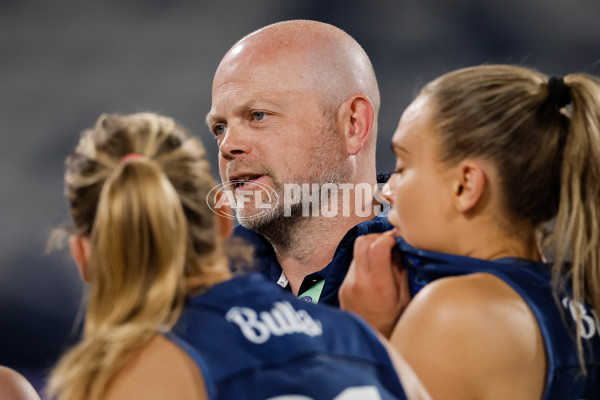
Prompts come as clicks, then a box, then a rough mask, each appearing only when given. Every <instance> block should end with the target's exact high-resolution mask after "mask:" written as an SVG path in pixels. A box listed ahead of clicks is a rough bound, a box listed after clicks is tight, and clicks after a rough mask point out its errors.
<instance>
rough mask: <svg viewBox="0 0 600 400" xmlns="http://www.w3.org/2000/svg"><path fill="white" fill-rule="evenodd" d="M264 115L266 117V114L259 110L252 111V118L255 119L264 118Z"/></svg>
mask: <svg viewBox="0 0 600 400" xmlns="http://www.w3.org/2000/svg"><path fill="white" fill-rule="evenodd" d="M265 117H266V114H265V113H264V112H261V111H254V112H253V113H252V119H253V120H255V121H260V120H262V119H264V118H265Z"/></svg>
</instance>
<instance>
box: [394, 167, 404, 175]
mask: <svg viewBox="0 0 600 400" xmlns="http://www.w3.org/2000/svg"><path fill="white" fill-rule="evenodd" d="M402 171H404V168H403V167H398V168H396V169H395V170H394V172H392V174H401V173H402Z"/></svg>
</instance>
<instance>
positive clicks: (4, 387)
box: [0, 366, 40, 400]
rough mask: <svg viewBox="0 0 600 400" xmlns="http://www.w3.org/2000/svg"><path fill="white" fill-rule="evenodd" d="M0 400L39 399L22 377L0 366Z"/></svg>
mask: <svg viewBox="0 0 600 400" xmlns="http://www.w3.org/2000/svg"><path fill="white" fill-rule="evenodd" d="M0 400H40V397H39V396H38V394H37V392H36V391H35V389H34V388H33V386H31V384H30V383H29V382H28V381H27V379H25V377H24V376H23V375H21V374H19V373H18V372H16V371H15V370H13V369H10V368H7V367H3V366H0Z"/></svg>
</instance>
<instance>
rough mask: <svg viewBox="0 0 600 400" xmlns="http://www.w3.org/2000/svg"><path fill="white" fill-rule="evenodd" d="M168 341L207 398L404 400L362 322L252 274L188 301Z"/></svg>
mask: <svg viewBox="0 0 600 400" xmlns="http://www.w3.org/2000/svg"><path fill="white" fill-rule="evenodd" d="M167 337H168V338H170V339H171V340H173V341H174V342H175V343H176V344H178V345H179V346H180V347H181V348H183V349H184V350H185V351H186V352H187V353H188V354H189V355H190V357H192V359H194V361H195V362H196V363H197V365H198V367H199V368H200V370H201V372H202V374H203V376H204V379H205V381H206V388H207V391H208V394H209V398H211V399H232V400H233V399H235V400H238V399H261V400H263V399H273V400H274V399H278V400H283V399H287V398H289V399H296V400H310V399H315V400H317V399H318V400H321V399H322V400H332V399H336V400H353V399H364V400H370V399H405V398H406V397H405V395H404V391H403V389H402V386H401V385H400V381H399V379H398V377H397V375H396V372H395V370H394V367H393V365H392V363H391V360H390V358H389V356H388V354H387V351H386V349H385V348H384V347H383V345H382V344H381V343H380V342H379V340H378V339H377V338H376V336H375V335H374V333H373V332H372V331H371V330H370V328H368V327H367V326H366V323H364V322H362V321H361V320H359V319H358V318H356V317H354V316H352V315H350V314H348V313H344V312H342V311H339V310H336V309H333V308H330V307H324V306H319V305H315V304H310V303H306V302H302V301H300V300H298V299H296V298H295V297H294V296H293V295H291V294H290V293H287V292H285V291H282V290H281V289H280V288H279V287H277V286H275V285H273V284H272V283H270V282H268V281H267V280H266V279H265V278H263V277H262V276H261V275H259V274H248V275H246V276H241V277H236V278H234V279H231V280H229V281H227V282H224V283H221V284H219V285H216V286H214V287H212V288H211V289H210V290H208V291H207V292H206V293H204V294H202V295H200V296H196V297H192V298H189V299H188V300H187V302H186V306H185V308H184V311H183V313H182V315H181V318H180V320H179V321H178V323H177V324H176V326H175V328H174V329H173V331H172V333H170V334H169V335H167ZM287 396H289V397H287Z"/></svg>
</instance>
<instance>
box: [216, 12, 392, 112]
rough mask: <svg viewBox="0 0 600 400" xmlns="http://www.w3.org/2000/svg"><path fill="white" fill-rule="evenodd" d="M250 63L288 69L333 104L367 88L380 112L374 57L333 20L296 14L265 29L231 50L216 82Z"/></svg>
mask: <svg viewBox="0 0 600 400" xmlns="http://www.w3.org/2000/svg"><path fill="white" fill-rule="evenodd" d="M249 65H254V66H256V67H260V66H264V67H265V68H269V70H270V71H274V72H275V71H277V70H282V71H281V72H286V73H288V74H289V79H290V80H296V81H298V82H299V83H303V84H305V85H306V86H307V87H309V88H311V89H314V90H317V91H318V92H320V94H321V95H322V96H323V100H324V101H325V102H326V103H329V104H327V105H329V106H332V107H337V106H339V105H340V104H341V103H342V102H343V101H344V100H346V99H347V98H349V97H350V96H352V95H355V94H363V95H365V96H366V97H367V98H368V99H369V100H370V101H371V103H372V104H373V108H374V110H375V116H377V113H378V111H379V103H380V99H379V88H378V86H377V80H376V78H375V72H374V71H373V66H372V65H371V61H370V60H369V57H368V56H367V54H366V53H365V51H364V50H363V48H362V47H361V46H360V45H359V44H358V43H357V42H356V40H354V39H353V38H352V37H351V36H350V35H348V34H347V33H346V32H344V31H342V30H341V29H339V28H336V27H334V26H332V25H329V24H325V23H322V22H317V21H307V20H294V21H285V22H279V23H275V24H273V25H269V26H266V27H264V28H262V29H259V30H257V31H255V32H253V33H251V34H249V35H248V36H246V37H244V38H243V39H241V40H240V41H239V42H237V43H236V44H235V45H234V46H233V47H232V48H231V49H230V50H229V52H227V54H226V55H225V57H224V58H223V60H222V61H221V64H220V65H219V68H218V69H217V73H216V75H215V82H214V84H215V85H218V84H219V78H221V77H222V76H223V75H228V73H230V72H233V71H234V70H236V69H237V68H239V67H242V68H247V67H248V66H249Z"/></svg>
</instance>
